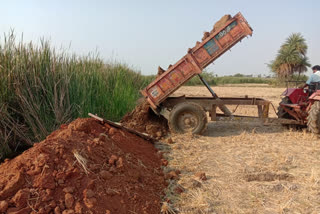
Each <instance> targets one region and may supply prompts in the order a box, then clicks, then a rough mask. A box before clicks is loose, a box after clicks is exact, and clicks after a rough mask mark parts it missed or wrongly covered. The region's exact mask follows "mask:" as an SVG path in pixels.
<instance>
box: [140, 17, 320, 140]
mask: <svg viewBox="0 0 320 214" xmlns="http://www.w3.org/2000/svg"><path fill="white" fill-rule="evenodd" d="M225 17H226V16H224V17H223V18H225ZM228 17H229V18H227V19H226V20H224V23H223V24H222V25H220V26H219V27H218V28H216V27H214V29H213V30H212V31H211V32H210V33H208V32H206V33H205V35H206V36H205V37H204V38H203V40H202V42H197V44H196V46H195V47H193V48H190V49H189V50H188V53H187V54H186V55H185V56H183V57H182V58H181V59H180V60H179V61H178V62H177V63H175V64H174V65H173V66H169V68H168V69H167V70H166V71H163V73H162V74H160V75H158V77H157V78H156V79H155V80H154V81H153V82H151V83H150V84H149V85H148V86H147V87H146V88H145V89H143V90H142V91H141V93H142V95H143V96H144V97H145V98H146V100H147V101H148V102H149V104H150V106H151V108H152V110H153V111H154V112H155V113H157V114H162V113H163V112H164V111H166V112H169V115H168V116H166V118H167V119H168V124H169V128H170V130H171V131H173V132H177V133H184V132H187V131H191V132H192V133H194V134H201V133H203V131H204V130H205V128H206V125H207V122H208V121H207V114H206V112H209V115H210V118H211V120H212V121H215V120H235V119H239V118H240V119H241V118H245V119H248V118H258V119H261V120H262V121H264V122H269V123H270V122H271V123H281V124H294V125H306V124H308V125H309V126H310V127H313V126H314V120H309V121H310V122H307V119H306V118H308V117H314V116H313V115H314V114H316V113H313V112H315V111H317V112H319V111H320V110H313V109H314V108H315V107H314V108H312V107H311V104H309V105H305V101H306V99H305V97H306V96H305V93H304V92H302V91H300V90H288V91H287V94H288V96H289V99H288V100H290V102H284V101H283V102H282V103H280V107H279V112H280V113H278V115H279V118H269V117H268V114H269V106H270V104H271V102H270V101H267V100H264V99H262V98H248V97H244V98H234V97H229V98H219V97H218V96H217V94H216V93H215V92H214V91H213V90H212V88H211V87H210V86H209V85H208V84H207V82H206V81H205V80H204V79H203V78H202V77H201V72H202V70H203V69H204V68H206V67H207V66H208V65H209V64H211V63H212V62H213V61H215V60H216V59H217V58H218V57H220V56H221V55H222V54H224V53H225V52H226V51H227V50H230V49H231V48H232V47H233V46H234V45H236V44H237V43H238V42H240V41H241V40H242V39H243V38H245V37H247V36H252V32H253V30H252V28H251V27H250V25H249V24H248V22H247V21H246V19H245V18H244V17H243V15H242V14H241V13H238V14H236V15H235V16H234V17H231V16H228ZM219 22H221V20H220V21H219ZM220 24H221V23H220ZM196 75H198V76H199V78H200V80H201V81H202V83H203V84H204V85H205V86H206V87H207V89H208V90H209V92H210V93H211V95H212V97H186V96H181V97H170V95H172V93H173V92H175V91H176V90H177V89H178V88H180V87H181V86H182V85H183V84H184V83H185V82H187V81H188V80H189V79H191V78H192V77H194V76H196ZM318 97H319V98H320V91H319V93H316V94H314V95H312V96H311V97H309V98H308V99H307V100H309V103H315V104H316V105H319V108H320V103H319V102H314V101H313V100H314V99H315V98H318ZM226 105H256V106H257V109H258V115H257V117H250V116H237V115H233V114H232V113H231V112H230V111H229V109H228V108H227V107H226ZM298 106H300V107H301V108H300V107H298ZM217 108H219V109H220V110H221V111H222V112H223V113H217ZM319 108H318V109H319ZM308 109H310V112H311V114H309V116H308V113H306V112H308ZM281 112H282V113H281ZM319 117H320V116H319ZM317 121H318V120H317ZM317 129H318V128H317ZM310 130H312V131H313V132H317V131H315V128H310Z"/></svg>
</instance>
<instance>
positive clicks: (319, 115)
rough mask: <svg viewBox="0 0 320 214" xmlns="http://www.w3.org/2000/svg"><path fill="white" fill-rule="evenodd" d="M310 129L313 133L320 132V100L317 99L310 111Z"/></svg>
mask: <svg viewBox="0 0 320 214" xmlns="http://www.w3.org/2000/svg"><path fill="white" fill-rule="evenodd" d="M307 119H308V130H309V131H310V132H312V133H315V134H319V133H320V101H315V102H314V103H313V104H312V106H311V109H310V111H309V115H308V117H307Z"/></svg>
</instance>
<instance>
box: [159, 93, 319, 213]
mask: <svg viewBox="0 0 320 214" xmlns="http://www.w3.org/2000/svg"><path fill="white" fill-rule="evenodd" d="M214 90H215V92H217V94H218V95H219V96H229V97H231V96H240V95H241V94H242V96H243V95H244V94H248V95H249V96H256V97H264V98H266V99H269V100H271V101H272V102H273V103H274V104H275V105H276V104H277V103H278V102H280V94H281V92H282V91H283V89H274V88H267V87H265V88H263V87H261V88H256V87H255V88H250V87H232V88H227V87H214ZM182 91H183V92H187V94H198V95H200V94H201V95H203V94H206V93H207V92H206V89H205V88H204V87H203V89H201V88H200V87H184V88H182V89H181V92H182ZM189 92H190V93H189ZM178 93H179V91H178ZM238 111H239V112H241V113H244V114H247V113H248V114H249V113H251V114H252V110H250V108H247V107H241V108H239V109H238ZM172 140H173V142H174V143H173V144H167V146H166V150H168V151H170V152H169V153H165V158H167V159H168V160H169V163H168V166H167V167H168V168H175V169H179V170H180V171H181V174H180V180H178V183H177V184H176V185H179V186H182V187H183V188H184V189H185V191H184V192H182V193H181V195H180V198H177V197H176V195H172V196H170V195H169V197H171V198H170V199H171V201H172V202H174V205H175V207H176V208H177V209H179V211H180V213H185V214H187V213H208V214H209V213H319V212H320V206H319V204H320V198H319V197H318V195H319V191H320V182H319V181H320V159H319V155H320V141H319V138H318V137H317V136H315V135H313V134H311V133H309V132H307V131H306V130H305V129H303V130H302V131H293V130H291V129H286V128H284V127H282V126H280V125H270V126H264V125H262V124H260V123H253V122H241V123H240V122H211V123H209V125H208V130H207V132H206V133H205V135H204V136H192V135H176V136H173V137H172ZM199 172H204V173H205V174H206V178H207V180H200V179H198V178H197V176H196V175H197V174H198V173H199Z"/></svg>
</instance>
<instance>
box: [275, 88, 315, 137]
mask: <svg viewBox="0 0 320 214" xmlns="http://www.w3.org/2000/svg"><path fill="white" fill-rule="evenodd" d="M296 85H297V84H296ZM282 96H283V98H282V100H281V102H280V103H279V107H278V112H277V115H278V118H281V119H290V120H295V121H297V122H298V123H297V125H300V126H304V127H305V126H307V128H308V130H309V131H310V132H312V133H315V134H319V133H320V83H311V84H310V85H309V86H308V88H307V89H303V88H298V87H296V88H289V87H287V89H286V90H285V91H284V92H283V93H282Z"/></svg>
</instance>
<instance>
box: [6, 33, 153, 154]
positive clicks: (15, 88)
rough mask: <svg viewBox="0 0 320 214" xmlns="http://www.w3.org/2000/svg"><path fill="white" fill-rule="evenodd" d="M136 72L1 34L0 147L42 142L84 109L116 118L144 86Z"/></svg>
mask: <svg viewBox="0 0 320 214" xmlns="http://www.w3.org/2000/svg"><path fill="white" fill-rule="evenodd" d="M146 83H147V82H146V81H145V79H144V77H143V76H142V75H140V73H138V72H135V71H133V70H132V69H130V68H129V67H128V66H126V65H124V64H120V63H112V64H106V63H104V61H103V60H102V59H101V58H99V57H98V56H97V55H90V54H89V55H87V56H83V57H79V56H76V55H70V54H67V53H66V51H63V50H61V51H56V49H55V48H53V47H52V46H51V45H50V43H49V42H48V41H46V40H43V39H42V40H41V41H40V43H39V44H37V45H36V44H34V43H32V42H29V43H25V42H24V41H23V40H22V39H21V40H20V41H18V39H16V37H15V35H14V33H13V32H11V33H9V34H5V35H4V37H2V38H1V37H0V115H1V122H0V142H3V143H4V144H5V146H3V147H2V149H5V150H6V151H3V152H2V151H0V153H1V154H2V155H3V156H5V154H6V153H8V152H10V150H15V149H16V147H17V145H18V144H19V143H23V144H32V142H36V141H41V140H42V139H44V138H45V137H46V136H47V135H48V134H49V133H51V132H52V131H53V130H55V129H57V128H58V127H59V126H60V125H61V124H64V123H68V122H70V121H71V120H73V119H75V118H77V117H86V116H87V114H88V113H89V112H92V113H95V114H98V115H100V116H102V117H105V118H108V119H111V120H115V121H117V120H119V119H120V118H121V117H122V116H123V115H124V114H125V113H126V112H128V111H130V110H132V109H133V108H134V106H135V101H136V100H137V99H138V98H139V96H140V95H139V90H140V89H141V88H143V87H144V86H145V85H146Z"/></svg>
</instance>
